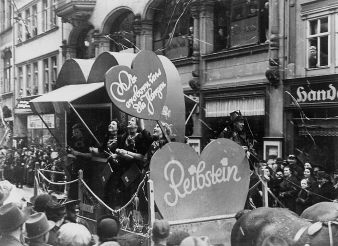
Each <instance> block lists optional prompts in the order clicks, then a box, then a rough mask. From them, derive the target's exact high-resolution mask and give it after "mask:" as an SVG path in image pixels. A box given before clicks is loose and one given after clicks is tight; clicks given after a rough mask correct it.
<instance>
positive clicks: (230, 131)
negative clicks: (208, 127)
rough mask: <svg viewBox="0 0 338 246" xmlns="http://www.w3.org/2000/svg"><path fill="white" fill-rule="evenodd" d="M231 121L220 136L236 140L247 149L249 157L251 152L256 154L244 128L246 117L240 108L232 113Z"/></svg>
mask: <svg viewBox="0 0 338 246" xmlns="http://www.w3.org/2000/svg"><path fill="white" fill-rule="evenodd" d="M230 120H231V123H230V124H229V125H228V126H227V127H225V128H224V130H223V131H222V132H221V134H220V135H219V138H229V139H231V140H232V141H234V142H236V143H237V144H239V145H240V146H242V147H243V149H244V150H245V151H246V154H247V156H248V158H249V157H250V153H252V154H255V155H256V151H255V149H254V148H253V146H252V144H251V143H250V142H249V139H248V137H247V135H246V131H245V129H244V117H243V115H242V113H241V111H240V110H236V111H234V112H231V113H230ZM252 168H253V167H251V169H252Z"/></svg>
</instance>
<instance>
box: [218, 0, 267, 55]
mask: <svg viewBox="0 0 338 246" xmlns="http://www.w3.org/2000/svg"><path fill="white" fill-rule="evenodd" d="M214 27H215V28H214V30H215V33H214V50H215V51H219V50H223V49H227V48H235V47H239V46H244V45H252V44H259V43H264V42H266V41H267V39H268V28H269V3H268V1H267V0H238V1H230V0H219V1H217V2H216V3H215V7H214Z"/></svg>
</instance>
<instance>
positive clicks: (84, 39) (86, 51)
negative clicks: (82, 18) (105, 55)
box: [76, 26, 95, 59]
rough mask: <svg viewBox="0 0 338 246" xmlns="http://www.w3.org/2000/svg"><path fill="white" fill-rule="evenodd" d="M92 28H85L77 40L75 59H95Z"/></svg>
mask: <svg viewBox="0 0 338 246" xmlns="http://www.w3.org/2000/svg"><path fill="white" fill-rule="evenodd" d="M93 33H94V28H93V27H92V26H89V27H87V28H85V29H84V30H83V31H82V32H81V33H80V35H79V36H78V39H77V46H76V58H80V59H90V58H93V57H95V47H94V44H93V41H94V40H93Z"/></svg>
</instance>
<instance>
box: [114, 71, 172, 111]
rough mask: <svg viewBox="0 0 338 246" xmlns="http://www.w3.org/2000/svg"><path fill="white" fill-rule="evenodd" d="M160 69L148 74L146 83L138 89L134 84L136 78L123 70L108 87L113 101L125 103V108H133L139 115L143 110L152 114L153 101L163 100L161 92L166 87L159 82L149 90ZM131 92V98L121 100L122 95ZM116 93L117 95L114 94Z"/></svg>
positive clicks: (163, 83)
mask: <svg viewBox="0 0 338 246" xmlns="http://www.w3.org/2000/svg"><path fill="white" fill-rule="evenodd" d="M161 74H162V73H161V69H158V71H157V72H154V73H150V74H149V75H148V76H147V77H148V81H146V82H145V83H144V84H143V85H142V86H141V88H138V87H137V85H136V84H135V83H136V81H137V77H136V76H135V75H132V74H130V73H128V72H127V71H125V70H122V71H120V72H119V75H118V81H117V82H113V83H112V84H111V85H110V93H111V95H112V96H113V97H114V99H115V100H117V101H118V102H121V103H126V107H127V108H130V107H132V108H134V109H135V110H136V112H137V113H141V112H142V111H143V110H144V109H145V108H147V109H148V113H149V114H150V115H153V114H154V105H153V103H152V102H153V100H154V99H155V98H156V97H158V98H159V99H162V98H163V94H162V91H163V89H164V88H165V87H166V86H167V85H166V83H165V82H161V83H160V84H159V85H158V86H157V87H156V88H151V86H152V84H153V83H154V82H155V81H156V80H157V79H158V78H159V77H160V76H161ZM131 89H132V91H133V96H132V97H130V98H129V99H127V100H126V99H123V98H121V97H123V95H124V93H125V92H127V91H129V90H131ZM115 92H116V93H117V95H116V94H115Z"/></svg>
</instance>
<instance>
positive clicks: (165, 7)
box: [153, 0, 193, 59]
mask: <svg viewBox="0 0 338 246" xmlns="http://www.w3.org/2000/svg"><path fill="white" fill-rule="evenodd" d="M188 9H189V8H188V6H187V5H186V3H185V1H176V0H166V1H163V2H162V4H161V5H160V6H158V7H156V11H155V14H154V26H153V29H154V31H153V42H154V45H153V47H154V48H153V49H154V52H155V53H156V54H158V55H165V56H166V57H168V58H169V59H174V58H179V57H187V56H189V55H190V54H189V40H192V38H193V37H192V36H193V33H192V32H189V27H192V26H193V18H192V17H191V15H190V13H189V10H188Z"/></svg>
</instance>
